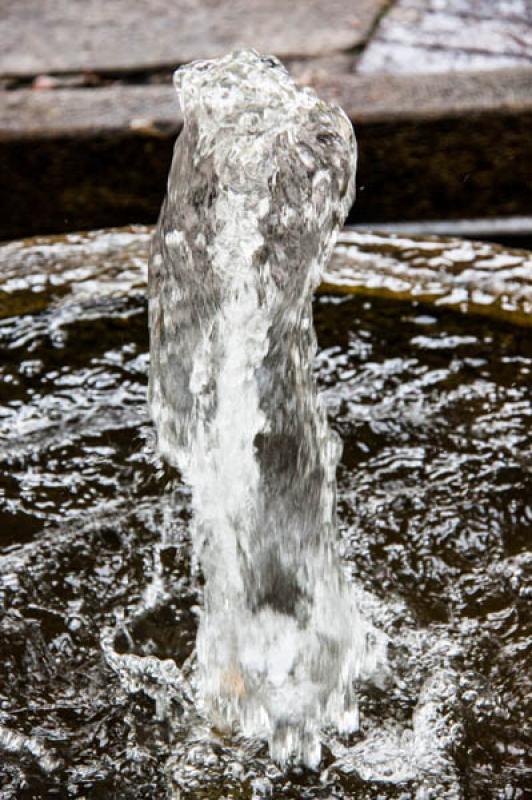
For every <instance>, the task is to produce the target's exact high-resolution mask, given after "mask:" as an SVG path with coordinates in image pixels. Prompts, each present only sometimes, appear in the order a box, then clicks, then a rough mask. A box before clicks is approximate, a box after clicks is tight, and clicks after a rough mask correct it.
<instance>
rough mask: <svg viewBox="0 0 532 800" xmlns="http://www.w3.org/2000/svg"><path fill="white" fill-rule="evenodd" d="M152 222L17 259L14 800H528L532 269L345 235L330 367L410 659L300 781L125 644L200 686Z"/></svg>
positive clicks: (345, 482)
mask: <svg viewBox="0 0 532 800" xmlns="http://www.w3.org/2000/svg"><path fill="white" fill-rule="evenodd" d="M150 233H151V231H150V230H149V229H144V228H130V229H123V230H115V231H109V232H99V233H91V234H82V235H73V236H67V237H50V238H46V239H40V240H31V241H30V240H28V241H26V242H18V243H10V244H7V245H4V246H3V247H2V262H3V265H4V268H3V275H2V279H1V283H0V304H1V305H0V309H1V317H2V319H1V323H0V326H1V342H2V356H3V358H2V365H3V366H2V371H3V375H2V378H3V380H2V401H1V402H2V411H1V418H0V424H1V428H2V443H1V451H0V457H1V459H2V477H1V478H0V481H1V482H0V487H1V489H2V495H3V501H2V508H1V514H2V533H3V536H2V542H1V544H2V553H1V556H0V589H1V592H2V604H3V605H2V609H3V614H2V620H1V623H0V625H1V637H2V652H3V654H4V658H3V660H2V665H1V666H0V670H1V685H0V692H1V694H2V698H1V701H2V702H1V705H0V749H2V750H3V751H4V752H3V754H2V755H3V758H2V765H1V766H0V776H1V778H2V781H3V785H4V786H5V787H7V788H6V789H3V791H5V792H6V797H7V798H10V797H17V798H18V797H26V796H27V797H30V796H35V795H37V796H39V793H40V795H41V796H42V795H45V794H46V793H48V794H49V795H51V794H52V792H54V791H55V795H56V796H59V797H69V796H84V795H86V796H91V797H102V798H103V797H109V796H110V795H111V796H112V794H113V792H115V793H116V792H118V793H119V795H120V796H121V797H131V798H134V797H135V798H136V797H139V796H145V797H153V796H164V793H165V792H166V791H167V790H168V787H172V788H171V791H173V792H174V795H175V793H176V792H177V791H178V790H179V791H180V792H181V796H182V797H196V798H200V797H222V796H226V797H227V796H230V797H250V798H251V797H262V796H264V797H267V796H271V794H272V793H274V796H279V797H302V796H305V797H323V796H330V795H331V794H333V793H335V794H334V796H337V797H346V798H347V797H368V798H376V797H401V796H403V797H410V796H416V793H417V794H418V796H419V797H422V796H423V795H422V794H421V792H422V791H429V790H430V791H432V792H433V793H434V794H433V796H435V797H461V796H465V795H466V793H469V794H470V795H471V796H477V797H484V796H494V797H499V796H500V797H503V796H504V797H515V798H519V797H525V796H526V788H527V786H528V782H529V773H528V772H527V764H526V741H525V738H524V722H525V698H526V694H527V691H528V690H529V688H530V686H529V684H527V672H526V665H527V647H528V644H527V632H526V618H525V610H526V604H527V602H528V598H529V592H530V584H529V583H527V572H529V570H530V563H531V557H530V554H529V552H528V550H527V546H528V540H527V535H528V530H529V526H530V521H531V519H532V508H531V506H530V499H529V498H530V496H531V493H530V485H529V483H528V481H529V473H528V472H527V468H528V466H529V461H528V459H529V447H530V440H529V436H530V416H531V412H530V404H529V394H528V387H529V385H530V368H531V365H532V351H531V346H530V336H529V332H528V331H527V329H526V328H527V326H529V325H530V303H531V288H530V274H531V269H530V257H529V256H528V255H527V254H526V253H524V252H519V251H506V250H503V249H501V248H496V247H492V246H489V245H482V244H473V243H464V242H459V241H458V240H454V241H446V240H437V239H432V240H414V239H410V238H407V237H386V236H384V235H378V234H352V233H349V232H345V233H344V234H342V236H341V237H340V240H339V243H338V245H337V248H336V251H335V255H334V259H333V261H332V263H331V265H330V267H329V269H328V271H327V275H326V278H325V285H324V286H323V287H322V293H321V294H320V295H319V296H318V297H317V298H316V301H315V307H314V313H315V323H316V329H317V333H318V340H319V348H320V349H319V354H318V359H317V363H316V370H317V375H318V380H319V382H320V387H321V390H322V391H323V393H324V395H325V400H326V402H327V407H328V409H329V414H330V419H331V423H332V425H333V426H334V427H336V429H337V430H338V431H339V432H340V433H341V436H342V438H343V440H344V455H343V460H342V463H341V465H340V469H339V476H338V477H339V498H338V499H339V524H340V530H341V534H342V548H343V558H344V563H345V568H346V571H347V573H348V575H349V576H350V577H351V578H352V579H353V581H354V582H355V584H356V593H357V598H358V602H359V605H360V607H361V609H362V610H363V612H364V613H365V614H367V616H368V617H369V618H370V619H371V620H372V621H373V623H374V624H375V625H376V626H377V627H379V628H380V629H381V630H383V631H384V632H385V633H386V635H387V636H388V637H389V640H390V643H391V644H390V650H391V656H390V658H391V665H392V668H393V675H392V678H391V681H390V683H388V684H386V685H383V686H382V687H381V688H379V687H365V686H364V685H361V686H360V687H359V695H360V707H361V720H360V730H359V732H358V733H354V734H352V735H351V736H343V737H340V736H338V735H336V734H335V733H334V732H330V733H327V734H326V737H325V745H326V749H325V757H324V760H323V762H322V765H321V771H319V772H317V773H316V772H310V771H306V770H295V771H294V770H293V771H288V772H286V773H282V772H280V771H279V770H278V769H277V768H276V767H275V766H274V765H273V764H272V763H271V762H270V761H269V759H268V757H267V753H266V749H265V747H264V745H263V744H261V743H260V742H249V741H246V740H245V739H242V738H239V737H238V736H237V737H233V738H232V737H230V736H228V735H227V733H225V732H222V731H216V730H213V729H209V728H208V727H207V726H206V725H205V722H204V721H203V720H202V719H201V717H200V716H199V715H198V714H196V712H195V710H194V708H193V705H192V704H190V702H189V701H188V700H187V697H188V695H187V687H186V686H178V687H177V689H176V691H175V693H173V694H172V693H164V692H161V690H160V689H161V684H160V681H159V676H158V675H156V674H155V675H152V676H151V678H150V680H148V681H146V683H150V681H151V684H150V686H151V692H150V691H147V689H148V690H149V689H150V686H144V685H142V682H143V681H144V678H145V677H146V674H145V673H146V672H147V671H148V670H144V674H143V676H142V681H141V682H140V683H138V684H136V685H133V683H132V684H131V685H128V680H129V679H130V678H131V673H127V672H126V674H125V676H123V677H124V680H123V681H122V682H121V681H120V680H119V677H118V675H117V672H116V670H115V669H114V668H113V667H112V666H109V663H108V662H107V661H106V660H105V659H104V658H102V634H103V632H105V631H109V630H112V631H113V639H112V647H113V648H114V650H115V652H116V653H118V655H119V656H132V657H133V658H136V659H152V660H151V661H150V662H149V663H150V664H157V663H158V662H159V663H161V664H163V671H164V670H166V671H167V672H168V673H172V675H174V674H175V675H177V676H183V675H184V677H185V678H186V679H187V681H189V682H190V681H191V682H192V683H193V680H194V671H193V663H192V662H191V654H192V651H193V643H194V638H195V632H196V625H197V608H198V605H199V603H200V602H201V580H200V579H199V578H198V577H197V576H195V575H194V573H193V571H192V570H191V568H190V564H189V542H188V522H189V515H190V496H189V492H188V490H187V488H186V487H185V486H184V485H183V484H182V483H181V482H180V478H179V475H178V474H177V472H176V471H173V470H170V469H169V468H167V467H165V466H164V465H163V464H162V463H161V462H159V461H158V459H157V458H156V456H155V455H154V450H153V440H152V431H151V425H150V423H149V421H148V418H147V412H146V401H145V392H146V380H147V368H148V360H147V346H148V342H147V323H146V302H145V296H144V292H145V280H146V274H145V270H146V250H147V243H148V239H149V235H150ZM170 485H171V486H172V487H173V491H172V493H168V492H165V491H164V489H165V488H167V487H169V486H170ZM161 529H163V530H164V531H165V538H164V539H163V541H162V542H161V541H160V531H161ZM156 551H157V552H158V553H160V555H161V558H160V562H159V563H160V565H161V566H160V571H159V573H155V572H154V564H155V562H156V559H155V558H154V555H155V553H156ZM150 587H151V589H153V591H152V592H151V594H150ZM153 587H155V589H154V588H153ZM169 587H172V589H171V590H170V589H169ZM140 606H143V607H144V608H145V609H146V611H145V613H144V615H140V616H139V614H138V609H139V607H140ZM174 622H175V624H174ZM106 641H107V640H105V641H104V645H105V644H106ZM104 649H105V648H104ZM139 663H142V662H139ZM144 663H148V662H146V661H145V662H144ZM178 682H179V680H178V678H176V683H178ZM167 683H168V682H167ZM187 703H188V704H187ZM324 792H326V794H324ZM268 793H269V794H268Z"/></svg>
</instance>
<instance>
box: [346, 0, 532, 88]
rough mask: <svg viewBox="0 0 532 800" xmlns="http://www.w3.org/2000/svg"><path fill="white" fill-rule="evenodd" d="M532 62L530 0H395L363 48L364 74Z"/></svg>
mask: <svg viewBox="0 0 532 800" xmlns="http://www.w3.org/2000/svg"><path fill="white" fill-rule="evenodd" d="M527 64H532V0H452V2H449V0H398V2H396V3H395V5H394V6H393V7H392V8H391V10H390V11H389V12H388V13H387V14H385V15H384V16H383V17H382V19H381V21H380V24H379V26H378V28H377V31H376V33H375V35H374V36H373V37H372V40H371V42H370V43H369V45H368V46H367V48H366V49H365V50H364V52H363V54H362V56H361V58H360V60H359V62H358V64H357V71H359V72H362V73H377V72H387V73H393V74H397V73H425V74H426V73H427V72H448V71H457V70H479V69H495V68H498V67H519V66H526V65H527Z"/></svg>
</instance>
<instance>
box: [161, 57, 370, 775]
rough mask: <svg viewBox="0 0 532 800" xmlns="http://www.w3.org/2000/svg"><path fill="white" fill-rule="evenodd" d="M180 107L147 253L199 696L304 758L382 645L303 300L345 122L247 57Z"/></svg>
mask: <svg viewBox="0 0 532 800" xmlns="http://www.w3.org/2000/svg"><path fill="white" fill-rule="evenodd" d="M175 84H176V87H177V90H178V93H179V97H180V101H181V105H182V108H183V112H184V128H183V131H182V133H181V135H180V137H179V140H178V142H177V145H176V149H175V154H174V159H173V164H172V167H171V172H170V177H169V182H168V194H167V197H166V200H165V203H164V206H163V209H162V212H161V217H160V221H159V226H158V229H157V233H156V236H155V239H154V243H153V246H152V253H151V259H150V282H149V313H150V337H151V346H150V359H151V367H150V389H149V398H150V400H149V403H150V409H151V415H152V418H153V420H154V422H155V426H156V430H157V443H158V449H159V452H160V454H161V455H162V456H163V458H164V459H165V460H166V461H167V462H169V463H170V464H171V465H173V466H174V467H177V468H178V469H179V471H180V472H181V474H182V475H183V477H184V478H185V480H186V482H187V483H188V484H189V485H190V486H191V488H192V505H193V547H194V555H195V558H196V560H197V563H198V564H199V565H200V567H201V571H202V573H203V576H204V579H205V588H204V607H203V611H202V614H201V620H200V626H199V632H198V637H197V658H198V683H199V688H200V692H199V694H200V697H201V701H202V703H203V704H204V706H205V707H206V709H207V710H208V712H209V714H210V716H211V718H212V719H214V720H215V721H216V722H217V724H218V725H219V726H224V727H225V726H227V725H229V726H231V725H232V724H233V723H237V724H238V726H239V728H240V729H241V730H242V732H243V733H244V734H246V735H254V736H260V737H264V738H267V739H268V740H269V742H270V750H271V752H272V755H273V756H274V758H276V759H278V760H280V761H285V760H286V759H287V758H288V757H289V756H293V757H295V758H296V759H298V760H300V759H303V760H304V761H305V762H306V763H308V764H311V765H316V764H317V763H318V762H319V759H320V743H319V736H318V731H319V728H320V727H321V726H322V725H323V724H325V723H333V724H335V725H336V726H339V727H340V728H343V729H350V728H351V729H352V728H353V726H354V725H356V718H357V714H356V706H355V702H354V698H353V693H352V686H353V682H354V681H355V679H357V678H358V677H360V675H361V674H362V673H367V672H368V671H371V670H372V669H373V662H375V661H376V659H377V658H378V656H377V653H378V648H377V647H376V646H375V645H374V646H373V647H371V648H369V647H368V641H369V638H370V636H369V630H368V628H367V626H365V625H364V624H363V623H362V621H361V620H360V619H359V617H358V616H357V611H356V607H355V604H354V602H353V599H352V596H351V593H350V591H349V588H348V585H347V583H346V581H345V579H344V577H343V573H342V569H341V566H340V561H339V558H338V555H337V552H336V547H337V542H336V538H337V536H336V525H335V513H336V509H335V494H336V477H335V474H336V465H337V462H338V460H339V456H340V449H341V448H340V444H339V439H338V437H337V436H336V435H333V433H332V432H331V430H330V429H329V427H328V424H327V419H326V414H325V412H324V409H323V407H322V404H321V402H320V399H319V397H318V393H317V388H316V382H315V378H314V376H313V372H312V366H313V357H314V354H315V349H316V342H315V334H314V329H313V323H312V306H311V301H312V291H313V289H314V288H315V287H316V285H317V284H318V282H319V280H320V276H321V272H322V269H323V267H324V265H325V263H326V262H327V260H328V259H329V257H330V254H331V251H332V248H333V246H334V242H335V237H336V234H337V231H338V229H339V227H340V226H341V225H342V224H343V221H344V219H345V217H346V214H347V212H348V210H349V207H350V205H351V203H352V201H353V197H354V177H355V167H356V144H355V139H354V134H353V131H352V127H351V124H350V123H349V120H348V119H347V118H346V116H345V115H344V113H343V112H342V111H341V109H339V108H337V107H334V106H329V105H326V104H325V103H323V102H322V101H321V100H319V99H318V97H317V96H316V95H315V93H314V92H312V91H311V90H307V89H300V88H298V87H297V86H296V85H295V84H294V83H293V81H292V80H291V78H290V77H289V75H288V73H287V72H286V70H285V69H284V67H283V66H282V65H281V64H280V63H279V62H278V61H277V60H276V59H274V58H269V57H268V58H263V57H260V56H259V55H258V54H256V53H255V52H254V51H240V52H237V53H235V54H232V55H230V56H227V57H225V58H222V59H219V60H215V61H204V62H196V63H193V64H191V65H189V66H187V67H184V68H182V69H180V70H178V72H177V73H176V75H175Z"/></svg>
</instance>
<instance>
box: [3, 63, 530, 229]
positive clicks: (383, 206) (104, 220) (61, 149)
mask: <svg viewBox="0 0 532 800" xmlns="http://www.w3.org/2000/svg"><path fill="white" fill-rule="evenodd" d="M299 78H300V80H301V81H302V82H310V83H312V84H313V85H315V86H316V88H317V90H318V92H319V93H320V95H322V96H323V97H324V98H325V99H327V100H335V101H337V102H338V103H340V105H342V106H343V108H344V109H345V110H346V111H347V113H348V114H349V116H350V118H351V119H352V120H353V122H354V124H355V128H356V132H357V137H358V141H359V153H360V159H359V173H358V198H357V202H356V204H355V207H354V210H353V213H352V215H351V217H350V221H352V222H358V223H361V222H365V221H371V222H377V221H382V222H386V221H394V222H395V221H399V220H422V219H447V218H455V219H456V218H459V217H489V216H502V217H504V216H509V215H528V214H530V213H532V137H531V136H530V130H531V129H532V70H530V69H523V70H522V69H519V70H496V71H495V72H489V71H481V72H478V73H463V74H462V73H460V74H454V75H451V74H442V75H424V76H401V75H397V76H381V75H375V76H367V75H365V76H357V75H350V74H338V75H332V76H331V77H326V76H324V74H323V73H322V72H320V70H319V69H318V68H317V67H315V68H314V71H313V66H312V63H309V64H307V65H306V71H305V70H302V71H300V73H299ZM0 102H1V106H0V203H1V206H0V207H1V208H2V214H1V216H0V238H3V239H7V238H13V237H16V236H20V235H26V234H33V233H47V232H50V233H53V232H60V231H65V230H79V229H89V228H94V227H101V226H106V225H110V224H112V225H117V224H126V223H129V222H146V223H149V222H153V221H154V220H155V219H156V217H157V214H158V210H159V207H160V204H161V201H162V198H163V195H164V191H165V185H166V177H167V172H168V168H169V164H170V160H171V155H172V148H173V143H174V140H175V136H176V134H177V133H178V132H179V129H180V126H181V119H180V115H179V110H178V107H177V103H176V100H175V95H174V92H173V89H172V88H171V87H169V86H159V85H156V86H127V85H114V86H109V87H104V88H98V89H79V90H76V89H60V90H53V91H32V90H18V91H13V92H3V93H2V95H1V98H0Z"/></svg>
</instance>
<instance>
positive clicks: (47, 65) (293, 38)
mask: <svg viewBox="0 0 532 800" xmlns="http://www.w3.org/2000/svg"><path fill="white" fill-rule="evenodd" d="M386 3H387V0H357V2H356V3H346V2H345V0H327V2H323V0H171V1H169V0H46V2H43V0H1V2H0V10H1V13H0V75H4V76H6V75H11V76H13V75H15V76H33V75H39V74H41V73H61V72H82V71H94V72H122V71H126V72H127V71H133V72H139V71H142V70H150V69H156V68H160V67H162V66H172V65H176V64H179V63H185V62H187V61H191V60H193V59H196V58H212V57H214V56H219V55H222V54H224V53H226V52H227V51H229V50H231V49H232V48H234V47H237V46H240V45H245V46H250V47H255V48H256V49H258V50H260V51H264V52H272V53H275V54H276V55H278V56H280V57H282V58H290V57H293V58H295V57H301V56H304V57H312V56H320V55H327V54H330V53H334V52H338V51H342V50H349V49H352V48H354V47H357V46H358V45H360V44H362V43H363V42H364V41H365V40H366V38H367V35H368V32H369V31H370V30H371V28H372V25H373V23H374V21H375V19H376V17H377V16H378V14H379V13H380V12H381V10H382V9H383V8H384V7H385V5H386Z"/></svg>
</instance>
